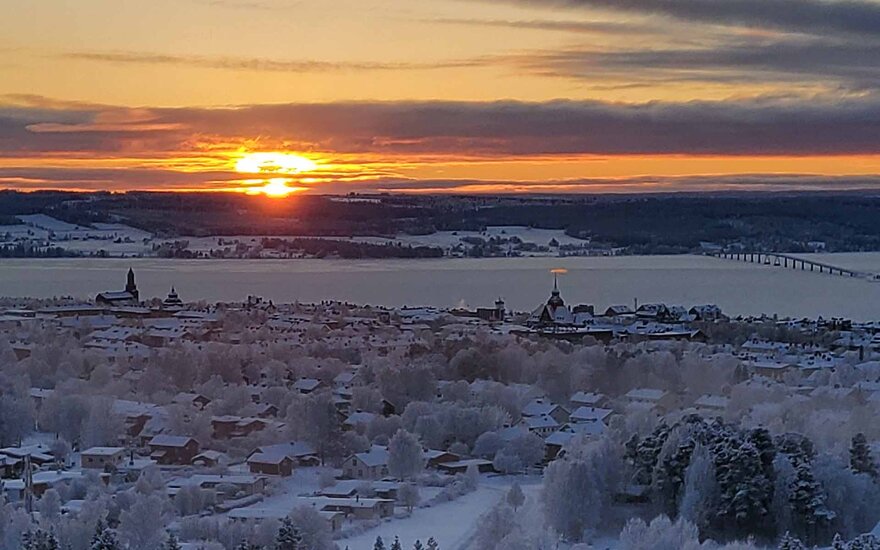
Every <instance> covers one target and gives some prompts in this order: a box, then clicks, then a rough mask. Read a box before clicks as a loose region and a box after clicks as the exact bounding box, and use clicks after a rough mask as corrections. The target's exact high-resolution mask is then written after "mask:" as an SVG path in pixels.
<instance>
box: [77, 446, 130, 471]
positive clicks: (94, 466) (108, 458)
mask: <svg viewBox="0 0 880 550" xmlns="http://www.w3.org/2000/svg"><path fill="white" fill-rule="evenodd" d="M123 460H125V448H124V447H92V448H91V449H86V450H85V451H83V452H82V453H81V454H80V464H81V465H82V467H83V468H84V469H89V470H106V469H115V468H117V467H118V466H119V465H120V464H121V463H122V461H123Z"/></svg>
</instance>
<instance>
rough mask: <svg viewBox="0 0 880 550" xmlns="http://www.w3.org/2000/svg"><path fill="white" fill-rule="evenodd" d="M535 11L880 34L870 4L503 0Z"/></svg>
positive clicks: (861, 0)
mask: <svg viewBox="0 0 880 550" xmlns="http://www.w3.org/2000/svg"><path fill="white" fill-rule="evenodd" d="M500 1H504V2H506V3H517V4H525V5H529V6H533V7H562V8H601V9H609V10H615V11H625V12H632V13H638V14H648V15H664V16H669V17H674V18H677V19H682V20H687V21H695V22H702V23H709V24H714V25H737V26H750V27H761V28H769V29H778V30H783V31H789V32H800V33H810V34H828V33H843V34H860V35H868V36H880V3H877V2H874V1H870V0H500Z"/></svg>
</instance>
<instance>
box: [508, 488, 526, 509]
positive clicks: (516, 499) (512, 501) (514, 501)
mask: <svg viewBox="0 0 880 550" xmlns="http://www.w3.org/2000/svg"><path fill="white" fill-rule="evenodd" d="M525 501H526V496H525V495H524V494H523V491H522V487H520V486H519V483H518V482H516V481H514V482H513V485H511V487H510V490H509V491H507V504H509V505H510V507H511V508H513V511H514V512H516V511H517V509H518V508H519V507H520V506H522V505H523V504H524V503H525Z"/></svg>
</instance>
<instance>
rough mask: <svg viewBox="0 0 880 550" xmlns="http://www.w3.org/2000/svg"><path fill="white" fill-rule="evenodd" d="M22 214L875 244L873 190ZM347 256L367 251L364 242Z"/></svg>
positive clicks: (653, 246)
mask: <svg viewBox="0 0 880 550" xmlns="http://www.w3.org/2000/svg"><path fill="white" fill-rule="evenodd" d="M33 213H45V214H47V215H51V216H53V217H56V218H58V219H61V220H64V221H67V222H71V223H79V224H88V223H94V222H107V221H120V222H124V223H126V224H129V225H132V226H135V227H138V228H140V229H144V230H147V231H150V232H152V233H155V234H157V235H159V236H160V237H163V238H178V237H187V236H190V237H198V236H213V235H277V236H290V235H298V236H339V237H350V236H394V235H397V234H400V233H407V234H431V233H434V232H436V231H462V230H482V229H484V228H485V227H487V226H499V225H518V226H529V227H536V228H543V229H560V230H565V231H566V233H567V234H569V235H571V236H574V237H578V238H583V239H590V240H591V241H593V242H596V243H603V244H605V245H607V246H608V247H614V248H620V249H622V250H623V251H624V252H625V253H629V254H679V253H689V252H694V251H698V250H700V249H701V246H703V245H704V244H705V243H709V244H711V245H713V246H721V247H736V248H737V249H742V250H761V251H775V252H805V251H812V250H814V249H815V248H816V247H817V246H821V249H822V250H825V251H829V252H843V251H874V250H880V225H878V224H877V223H876V220H877V219H878V216H880V198H878V197H876V196H873V195H869V194H865V193H856V192H850V193H829V192H824V193H819V192H817V193H800V194H798V195H787V194H772V193H752V194H726V195H725V194H720V195H717V194H713V195H703V194H669V195H596V196H569V197H565V196H562V197H554V198H553V199H545V198H541V197H531V196H521V197H520V196H500V197H481V196H475V197H468V196H432V197H426V196H405V195H364V196H361V195H356V196H345V197H331V196H317V195H302V196H294V197H290V198H288V199H285V200H268V199H266V198H265V197H251V196H245V195H238V194H229V193H227V194H209V193H191V194H187V193H136V192H132V193H125V194H109V193H96V194H76V193H63V192H37V193H18V192H13V191H4V192H0V216H6V217H10V216H13V215H15V214H19V215H21V214H33ZM816 243H820V244H816ZM376 253H379V252H376ZM357 254H364V255H365V257H371V256H370V251H364V250H362V251H359V252H357ZM355 257H359V256H355Z"/></svg>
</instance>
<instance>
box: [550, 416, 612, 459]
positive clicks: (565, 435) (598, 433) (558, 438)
mask: <svg viewBox="0 0 880 550" xmlns="http://www.w3.org/2000/svg"><path fill="white" fill-rule="evenodd" d="M605 430H606V426H605V424H604V423H602V422H586V423H583V424H566V425H565V426H563V427H562V428H560V429H559V431H556V432H554V433H552V434H550V435H548V436H547V437H546V438H545V439H544V460H546V461H548V462H549V461H551V460H555V459H556V458H557V457H558V456H559V455H560V454H561V453H562V452H563V451H564V450H565V447H566V446H567V445H568V444H569V443H570V442H571V441H572V440H573V439H574V438H576V437H582V438H588V439H592V438H599V437H602V435H603V434H604V433H605Z"/></svg>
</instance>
